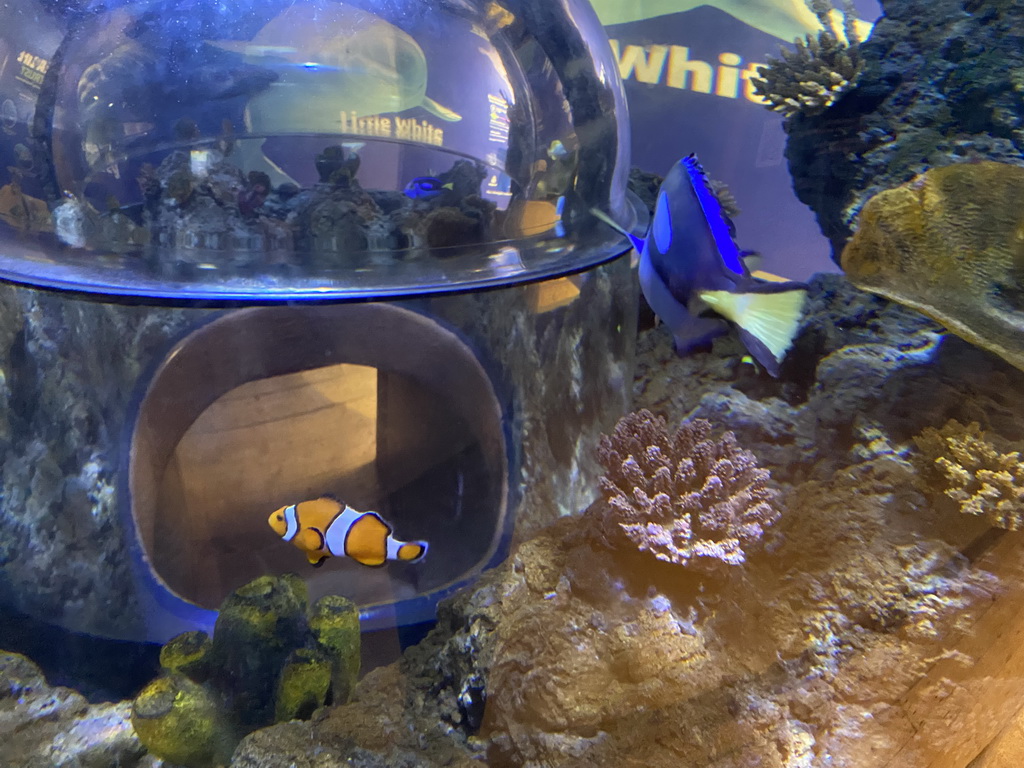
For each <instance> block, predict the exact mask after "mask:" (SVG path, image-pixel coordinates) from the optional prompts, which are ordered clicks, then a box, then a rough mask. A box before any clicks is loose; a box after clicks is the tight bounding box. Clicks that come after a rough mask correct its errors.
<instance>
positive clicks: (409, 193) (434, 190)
mask: <svg viewBox="0 0 1024 768" xmlns="http://www.w3.org/2000/svg"><path fill="white" fill-rule="evenodd" d="M453 188H454V186H453V185H452V183H451V182H448V183H447V184H444V183H442V182H441V180H440V179H435V178H434V177H433V176H417V177H416V178H415V179H413V180H412V181H410V182H409V183H408V184H406V185H405V196H406V197H409V198H412V199H413V200H429V199H430V198H432V197H437V196H438V195H440V194H441V193H442V192H443V191H444V190H446V189H447V190H448V191H451V190H452V189H453Z"/></svg>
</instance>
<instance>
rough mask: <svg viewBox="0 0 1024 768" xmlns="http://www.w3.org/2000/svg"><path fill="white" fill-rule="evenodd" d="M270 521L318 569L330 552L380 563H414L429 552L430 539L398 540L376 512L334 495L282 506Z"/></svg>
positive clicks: (363, 561)
mask: <svg viewBox="0 0 1024 768" xmlns="http://www.w3.org/2000/svg"><path fill="white" fill-rule="evenodd" d="M267 522H268V523H269V524H270V527H271V528H272V529H273V531H274V533H276V534H277V535H278V536H280V537H281V538H282V539H284V540H285V541H290V542H291V543H292V544H294V545H295V546H296V547H298V548H299V549H301V550H302V551H303V552H305V553H306V559H307V560H309V563H310V565H313V566H315V567H318V568H319V567H320V566H321V565H323V564H324V561H325V560H327V558H328V557H330V556H331V555H335V556H338V557H340V556H342V555H344V556H347V557H350V558H352V559H353V560H355V561H356V562H357V563H362V564H363V565H371V566H378V565H384V563H385V561H387V560H402V561H404V562H407V563H412V562H416V561H417V560H421V559H422V558H423V557H424V556H425V555H426V554H427V542H425V541H399V540H398V539H396V538H395V537H394V536H392V535H391V526H390V525H388V524H387V523H386V522H385V521H384V520H383V519H382V518H381V516H380V515H378V514H377V513H376V512H360V511H358V510H355V509H352V507H350V506H348V505H347V504H345V503H344V502H341V501H338V500H337V499H335V498H333V497H331V496H321V497H320V498H319V499H313V500H312V501H303V502H300V503H299V504H291V505H290V506H287V507H281V508H280V509H279V510H277V511H276V512H274V513H273V514H272V515H271V516H270V518H269V519H268V520H267Z"/></svg>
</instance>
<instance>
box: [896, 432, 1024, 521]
mask: <svg viewBox="0 0 1024 768" xmlns="http://www.w3.org/2000/svg"><path fill="white" fill-rule="evenodd" d="M914 443H915V444H916V445H917V448H918V451H919V452H920V453H919V457H918V463H919V466H920V469H921V474H922V476H923V477H925V478H926V479H929V480H931V481H932V482H930V483H929V487H931V488H942V492H943V493H944V494H945V495H946V496H948V497H949V498H951V499H953V501H955V502H956V503H957V505H958V506H959V507H960V511H961V512H963V513H964V514H967V515H977V516H979V517H984V518H985V519H986V520H988V522H989V523H991V524H992V525H993V526H995V527H996V528H1005V529H1006V530H1009V531H1016V530H1018V529H1020V528H1022V527H1024V462H1022V461H1021V456H1020V452H1019V451H1011V452H1009V453H1000V451H999V449H998V448H997V447H996V446H995V445H994V444H993V443H992V442H991V441H990V440H989V439H988V438H987V436H986V433H985V432H983V431H982V429H981V428H980V427H979V426H978V423H977V422H971V423H970V424H968V425H966V426H965V425H963V424H961V423H960V422H958V421H956V420H955V419H950V420H949V421H947V422H946V424H945V425H944V426H943V427H942V429H935V428H934V427H928V428H926V429H925V430H923V431H922V432H921V434H919V435H917V436H916V437H915V438H914Z"/></svg>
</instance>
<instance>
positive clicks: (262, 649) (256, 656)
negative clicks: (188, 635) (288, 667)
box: [210, 576, 313, 732]
mask: <svg viewBox="0 0 1024 768" xmlns="http://www.w3.org/2000/svg"><path fill="white" fill-rule="evenodd" d="M306 607H307V592H306V586H305V584H304V583H303V582H302V581H301V580H300V579H299V578H298V577H294V576H280V577H277V576H260V577H259V578H257V579H254V580H253V581H250V582H249V583H248V584H246V585H244V586H242V587H239V588H238V589H236V590H235V591H234V592H232V593H231V594H230V595H228V597H227V599H225V600H224V603H223V604H222V605H221V607H220V614H219V615H218V616H217V623H216V624H215V625H214V628H213V644H212V647H211V648H210V656H211V660H212V663H213V666H214V668H215V669H216V670H217V677H216V683H217V685H218V687H219V688H220V690H221V692H222V693H223V694H224V695H225V697H226V698H227V699H228V700H229V701H231V702H232V709H233V710H234V711H235V714H236V717H237V719H238V721H239V725H240V726H241V727H242V729H243V730H244V731H246V732H248V731H250V730H253V729H255V728H260V727H262V726H264V725H267V724H269V723H271V722H273V717H274V694H275V692H276V688H277V678H278V676H279V675H280V672H281V669H282V667H284V664H285V660H286V659H287V658H288V654H290V653H291V652H292V651H293V650H295V649H297V648H302V647H304V646H306V645H308V644H310V643H311V642H312V641H313V638H312V637H311V636H310V634H309V626H308V624H307V622H306Z"/></svg>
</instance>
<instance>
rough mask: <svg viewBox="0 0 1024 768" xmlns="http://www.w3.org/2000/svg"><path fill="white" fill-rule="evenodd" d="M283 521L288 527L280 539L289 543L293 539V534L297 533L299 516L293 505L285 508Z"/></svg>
mask: <svg viewBox="0 0 1024 768" xmlns="http://www.w3.org/2000/svg"><path fill="white" fill-rule="evenodd" d="M284 520H285V523H287V525H288V527H287V528H286V529H285V532H284V536H282V537H281V538H282V539H284V540H285V541H291V540H292V539H294V538H295V534H296V533H298V532H299V514H298V512H296V510H295V505H294V504H292V505H291V506H290V507H285V510H284Z"/></svg>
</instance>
